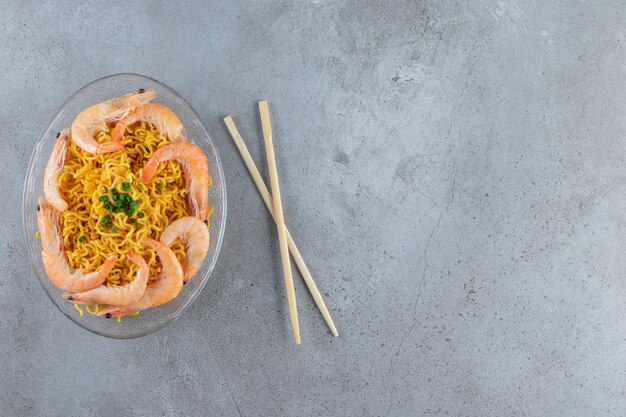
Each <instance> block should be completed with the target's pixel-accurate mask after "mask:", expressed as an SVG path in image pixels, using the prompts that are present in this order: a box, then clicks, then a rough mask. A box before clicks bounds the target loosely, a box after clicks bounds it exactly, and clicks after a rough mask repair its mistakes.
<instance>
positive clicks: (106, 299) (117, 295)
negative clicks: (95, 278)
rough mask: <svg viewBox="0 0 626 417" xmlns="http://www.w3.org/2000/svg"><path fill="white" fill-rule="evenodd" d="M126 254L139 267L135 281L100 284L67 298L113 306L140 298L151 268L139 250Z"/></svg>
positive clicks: (77, 301)
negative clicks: (119, 283)
mask: <svg viewBox="0 0 626 417" xmlns="http://www.w3.org/2000/svg"><path fill="white" fill-rule="evenodd" d="M126 256H127V257H128V259H129V260H130V261H131V262H132V263H134V264H135V265H137V266H138V267H139V270H138V271H137V276H135V279H134V280H133V282H131V283H130V284H126V285H124V286H111V287H108V286H106V285H100V286H99V287H96V288H94V289H91V290H89V291H84V292H80V293H77V294H70V295H68V296H66V298H67V299H68V300H70V301H73V302H75V303H77V304H108V305H113V306H126V305H129V304H132V303H134V302H136V301H137V300H139V299H140V298H141V297H142V296H143V293H144V292H145V290H146V284H147V283H148V275H149V274H150V270H149V269H148V265H147V264H146V261H145V260H144V259H143V258H142V257H141V255H139V254H138V253H137V252H135V251H130V252H128V254H127V255H126Z"/></svg>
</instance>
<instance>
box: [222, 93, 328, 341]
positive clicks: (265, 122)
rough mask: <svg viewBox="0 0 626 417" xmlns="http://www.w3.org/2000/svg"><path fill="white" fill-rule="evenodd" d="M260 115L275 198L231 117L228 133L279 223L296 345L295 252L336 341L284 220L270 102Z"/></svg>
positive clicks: (263, 104) (298, 334)
mask: <svg viewBox="0 0 626 417" xmlns="http://www.w3.org/2000/svg"><path fill="white" fill-rule="evenodd" d="M259 113H260V115H261V126H262V129H263V138H264V141H265V152H266V154H267V164H268V167H269V174H270V183H271V185H272V194H270V192H269V190H268V189H267V186H266V185H265V182H264V181H263V178H262V177H261V174H260V173H259V170H258V169H257V167H256V165H255V164H254V161H253V160H252V156H251V155H250V152H248V148H247V147H246V144H245V142H244V140H243V138H242V137H241V135H240V134H239V131H238V130H237V127H236V126H235V122H234V121H233V118H232V117H231V116H227V117H225V118H224V123H226V127H227V128H228V132H229V133H230V136H231V137H232V138H233V141H234V142H235V144H236V145H237V148H238V149H239V152H240V153H241V156H242V158H243V160H244V162H245V164H246V167H248V171H250V175H251V176H252V179H253V180H254V183H255V184H256V186H257V188H258V190H259V193H261V197H262V198H263V201H264V202H265V205H266V206H267V209H268V210H269V212H270V214H271V215H272V217H273V218H274V221H275V222H276V226H277V228H278V239H279V243H280V254H281V260H282V264H283V274H284V276H285V287H286V290H287V301H288V305H289V315H290V318H291V326H292V328H293V334H294V337H295V339H296V344H298V345H299V344H300V325H299V323H298V310H297V306H296V294H295V290H294V286H293V277H292V275H291V263H290V260H289V252H291V256H293V259H294V261H295V262H296V265H298V269H300V273H301V274H302V278H303V279H304V282H305V283H306V285H307V287H308V288H309V291H310V292H311V295H312V296H313V300H315V304H317V308H319V310H320V312H321V313H322V316H323V317H324V320H326V324H328V327H329V328H330V331H331V332H332V333H333V335H334V336H335V337H337V336H339V333H338V332H337V328H336V327H335V323H333V319H332V318H331V317H330V313H329V312H328V308H326V304H325V303H324V299H323V298H322V294H320V292H319V290H318V289H317V285H315V281H314V280H313V276H312V275H311V272H310V271H309V268H307V266H306V264H305V263H304V259H303V258H302V255H301V254H300V251H299V250H298V247H297V246H296V243H295V242H294V240H293V238H292V237H291V234H290V233H289V230H287V227H286V226H285V219H284V217H283V206H282V202H281V197H280V187H279V184H278V173H277V170H276V159H275V157H274V145H273V139H272V125H271V122H270V114H269V106H268V104H267V101H261V102H259Z"/></svg>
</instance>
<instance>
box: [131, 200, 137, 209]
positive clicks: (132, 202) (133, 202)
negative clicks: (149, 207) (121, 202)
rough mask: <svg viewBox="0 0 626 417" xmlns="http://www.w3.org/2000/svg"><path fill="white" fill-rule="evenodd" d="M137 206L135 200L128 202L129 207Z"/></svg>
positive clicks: (134, 207)
mask: <svg viewBox="0 0 626 417" xmlns="http://www.w3.org/2000/svg"><path fill="white" fill-rule="evenodd" d="M137 206H138V204H137V202H136V201H131V202H130V207H131V208H133V209H136V208H137Z"/></svg>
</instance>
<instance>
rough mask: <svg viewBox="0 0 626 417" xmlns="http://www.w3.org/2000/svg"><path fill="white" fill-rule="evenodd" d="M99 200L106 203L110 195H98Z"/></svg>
mask: <svg viewBox="0 0 626 417" xmlns="http://www.w3.org/2000/svg"><path fill="white" fill-rule="evenodd" d="M98 200H100V201H104V202H105V203H106V202H108V201H109V196H108V195H101V196H100V197H98Z"/></svg>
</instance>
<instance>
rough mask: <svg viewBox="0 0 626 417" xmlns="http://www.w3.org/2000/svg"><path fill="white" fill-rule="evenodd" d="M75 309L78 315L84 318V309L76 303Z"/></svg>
mask: <svg viewBox="0 0 626 417" xmlns="http://www.w3.org/2000/svg"><path fill="white" fill-rule="evenodd" d="M74 308H75V309H76V311H78V314H79V315H80V316H81V317H82V316H83V314H85V313H83V309H82V308H80V307H79V306H78V304H76V303H74Z"/></svg>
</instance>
